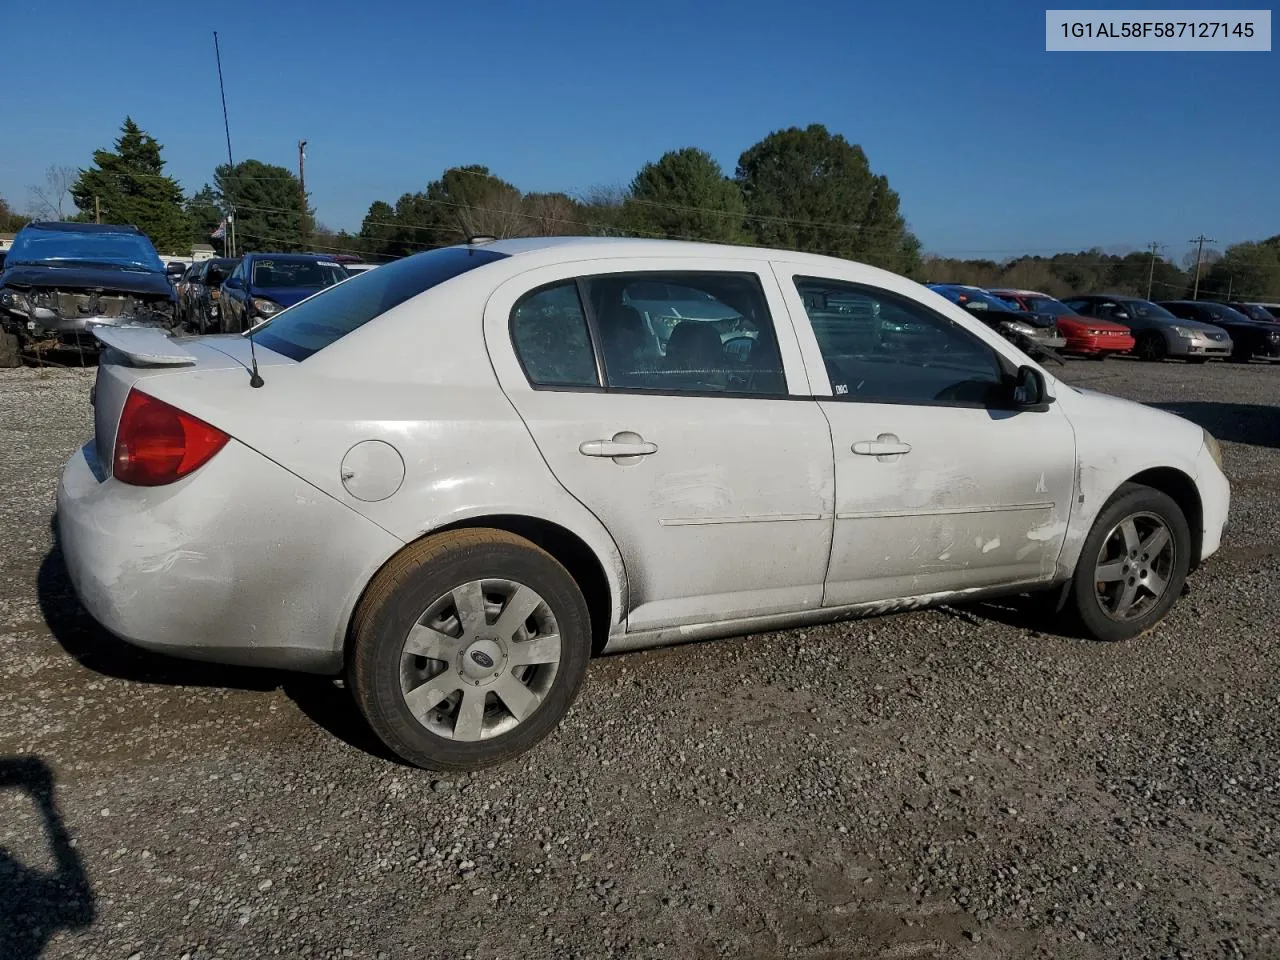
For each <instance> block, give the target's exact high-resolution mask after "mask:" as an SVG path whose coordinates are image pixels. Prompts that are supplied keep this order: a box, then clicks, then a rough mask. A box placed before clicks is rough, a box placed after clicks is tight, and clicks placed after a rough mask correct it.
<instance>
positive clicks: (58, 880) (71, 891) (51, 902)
mask: <svg viewBox="0 0 1280 960" xmlns="http://www.w3.org/2000/svg"><path fill="white" fill-rule="evenodd" d="M0 790H20V791H23V792H25V793H27V794H29V795H30V797H31V799H32V801H33V802H34V803H35V806H36V809H37V810H38V811H39V814H40V824H41V826H42V828H43V833H44V838H45V840H46V842H47V843H48V846H49V852H50V854H51V858H50V859H51V860H52V863H53V869H52V870H41V869H37V868H35V867H31V866H28V865H27V864H26V863H23V862H22V861H21V860H19V859H18V858H17V857H16V856H14V854H13V853H12V852H11V851H9V850H7V849H5V848H4V847H3V846H0V956H2V957H4V958H5V960H38V958H39V957H40V955H41V954H42V953H43V952H44V948H45V946H46V945H47V944H48V942H49V938H50V937H52V936H53V935H54V934H55V933H57V932H58V931H59V930H80V929H83V928H84V927H87V926H89V924H91V923H92V922H93V919H94V917H95V915H96V914H97V909H96V907H95V905H94V896H93V889H92V888H91V887H90V885H89V878H88V876H87V875H86V874H85V871H84V864H83V863H82V862H81V860H80V855H79V854H78V853H76V850H75V848H74V847H73V846H72V845H71V838H70V836H69V835H68V833H67V828H66V826H65V825H64V824H63V822H62V816H61V814H60V813H59V812H58V804H57V801H56V800H55V799H54V795H53V774H52V772H51V771H50V770H49V767H48V765H47V764H46V763H45V762H44V761H43V760H41V759H40V758H39V757H33V756H26V757H0ZM33 839H34V838H33Z"/></svg>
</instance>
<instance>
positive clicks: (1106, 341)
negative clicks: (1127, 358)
mask: <svg viewBox="0 0 1280 960" xmlns="http://www.w3.org/2000/svg"><path fill="white" fill-rule="evenodd" d="M1135 346H1137V341H1136V340H1134V339H1133V337H1132V336H1130V335H1129V334H1124V335H1123V336H1115V337H1112V336H1090V335H1088V334H1085V335H1083V336H1079V337H1068V338H1067V347H1066V350H1067V353H1126V352H1128V351H1130V350H1132V349H1133V348H1134V347H1135Z"/></svg>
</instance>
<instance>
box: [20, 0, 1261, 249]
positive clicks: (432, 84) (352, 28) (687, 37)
mask: <svg viewBox="0 0 1280 960" xmlns="http://www.w3.org/2000/svg"><path fill="white" fill-rule="evenodd" d="M125 9H126V6H125V5H124V4H123V3H115V2H111V3H103V2H101V0H62V2H59V3H57V4H53V3H47V2H32V0H8V2H7V3H6V4H5V16H4V22H3V33H4V37H5V58H4V59H5V68H4V72H5V75H6V82H5V88H4V94H3V98H0V121H3V122H2V123H0V131H2V132H0V143H3V148H2V149H0V196H4V197H5V198H6V199H8V200H9V201H10V203H11V204H13V205H14V206H15V207H17V208H19V209H21V208H23V207H25V205H26V201H27V187H28V185H29V184H32V183H36V182H39V181H40V179H41V178H42V173H43V170H44V168H45V167H46V166H47V165H48V164H50V163H58V164H67V165H73V166H87V165H88V164H89V162H90V160H91V153H92V151H93V150H94V149H95V148H96V147H99V146H105V145H109V144H110V142H111V141H112V140H113V139H114V137H115V136H116V134H117V132H118V129H119V126H120V123H121V121H122V119H123V118H124V116H125V114H131V115H132V116H133V118H134V119H135V120H136V121H137V122H138V123H139V124H140V125H141V126H142V127H143V128H144V129H145V130H147V131H148V132H149V133H151V134H152V135H153V136H155V137H156V138H157V139H158V140H159V141H160V142H161V143H162V144H164V147H165V157H166V159H167V160H168V164H169V166H168V170H169V172H170V173H171V174H173V175H174V176H176V177H177V178H178V179H179V180H180V181H181V183H182V184H183V186H184V188H186V189H187V190H188V192H191V191H193V190H195V189H198V188H199V187H200V185H201V184H202V183H203V182H205V181H206V180H209V179H211V174H212V170H213V167H214V165H215V164H217V163H219V162H222V161H224V160H225V156H226V147H225V144H224V141H223V134H222V114H221V107H220V104H219V101H218V88H217V74H216V68H215V63H214V55H213V41H212V31H213V30H214V29H217V30H218V32H219V39H220V42H221V45H222V57H223V69H224V73H225V76H226V86H227V105H228V109H229V111H230V116H231V136H232V147H233V150H234V154H235V157H236V159H237V160H240V159H244V158H247V157H256V158H257V159H260V160H263V161H265V162H269V163H280V164H283V165H287V166H291V167H292V166H293V165H294V164H295V163H296V146H295V145H296V142H297V140H298V139H299V138H305V139H307V140H308V141H309V144H310V145H309V147H308V149H307V186H308V188H309V190H310V192H311V195H312V202H313V203H314V204H315V206H316V208H317V216H318V218H319V220H320V222H322V223H324V224H326V225H328V226H331V227H334V228H339V227H346V228H349V229H355V228H358V226H359V224H360V220H361V218H362V217H363V215H364V212H365V211H366V210H367V209H368V205H369V203H370V202H372V201H373V200H375V199H385V200H387V201H389V202H392V203H394V202H395V200H396V198H397V197H398V196H399V195H400V194H401V193H404V192H406V191H412V190H418V189H422V188H423V187H424V186H425V185H426V183H427V182H428V181H429V180H431V179H433V178H435V177H437V176H438V175H439V174H440V172H441V171H442V170H443V169H444V168H445V167H447V166H452V165H456V164H465V163H482V164H485V165H487V166H489V167H490V168H491V169H492V170H493V171H494V172H495V173H497V174H499V175H500V176H502V177H504V178H505V179H507V180H510V181H512V182H513V183H515V184H516V185H517V186H519V187H521V188H522V189H525V190H563V191H566V192H569V193H577V192H580V191H583V190H585V189H587V188H590V187H592V186H597V185H610V184H624V183H626V182H627V181H629V180H630V178H631V177H632V176H633V175H634V174H635V172H636V170H637V169H639V167H640V166H641V165H642V164H644V163H645V162H646V161H649V160H653V159H656V158H657V157H659V156H660V155H661V154H662V153H663V152H664V151H666V150H669V149H674V148H679V147H683V146H689V145H693V146H699V147H702V148H704V149H706V150H708V151H709V152H710V153H711V154H712V155H713V156H714V157H715V158H716V159H717V160H719V161H720V163H721V164H722V165H723V166H724V168H725V170H726V172H728V173H732V172H733V168H734V166H735V165H736V162H737V158H738V155H739V154H740V153H741V152H742V151H743V150H744V149H745V148H747V147H748V146H750V145H751V144H752V143H754V142H755V141H757V140H758V139H760V138H761V137H762V136H764V135H765V134H767V133H769V132H770V131H772V130H775V129H778V128H781V127H786V126H793V125H799V126H803V125H806V124H808V123H813V122H819V123H823V124H826V125H827V127H828V128H830V129H831V130H833V131H837V132H840V133H843V134H844V135H845V136H846V137H848V138H849V139H850V140H851V141H853V142H855V143H859V144H861V145H862V146H863V148H864V149H865V150H866V152H867V155H868V157H869V158H870V161H871V164H872V167H873V168H874V169H875V170H876V171H877V172H879V173H883V174H885V175H887V176H888V178H889V182H890V184H891V185H892V186H893V187H894V188H895V189H896V190H897V191H898V193H899V194H900V195H901V197H902V206H903V211H904V213H905V214H906V216H907V218H908V220H909V221H910V223H911V226H912V228H913V229H914V230H915V231H916V233H917V235H918V236H919V237H920V238H921V240H922V242H923V244H924V247H925V249H926V250H928V251H931V252H937V253H942V254H947V255H960V256H990V257H992V258H996V259H999V258H1001V257H1006V256H1013V255H1017V254H1019V253H1023V252H1043V253H1051V252H1053V251H1056V250H1063V249H1080V248H1083V247H1088V246H1093V245H1098V246H1102V247H1104V248H1107V249H1114V250H1116V251H1117V252H1119V251H1123V250H1125V249H1129V248H1136V247H1140V246H1142V245H1144V244H1146V243H1149V242H1150V241H1151V240H1159V241H1161V242H1163V243H1165V244H1167V245H1168V247H1167V250H1166V252H1167V253H1168V254H1169V255H1170V256H1172V257H1174V258H1179V257H1181V256H1182V254H1183V253H1184V252H1185V251H1186V250H1187V249H1188V248H1189V244H1188V243H1187V242H1186V241H1187V240H1188V238H1190V237H1192V236H1195V235H1196V234H1198V233H1200V232H1201V231H1203V232H1205V233H1206V234H1208V235H1209V236H1211V237H1214V238H1216V239H1217V240H1218V241H1220V242H1219V244H1218V245H1219V246H1223V245H1225V244H1227V243H1232V242H1236V241H1240V240H1247V239H1261V238H1263V237H1267V236H1271V235H1273V234H1276V233H1280V177H1277V175H1276V171H1277V170H1280V126H1277V124H1276V122H1275V104H1276V101H1277V94H1280V54H1277V53H1275V52H1272V53H1247V54H1246V53H1184V54H1152V53H1082V54H1067V53H1046V52H1045V51H1044V6H1043V5H1034V4H1029V3H1025V2H1023V3H1008V2H994V3H989V4H984V5H979V4H977V3H970V4H965V3H949V2H941V0H929V2H923V3H917V4H911V3H899V4H854V3H848V2H839V3H836V2H828V3H816V2H807V0H791V2H788V3H785V4H777V3H762V2H759V0H740V2H735V3H722V2H720V0H698V2H696V3H694V2H689V0H686V2H682V3H677V2H668V0H648V2H645V3H643V4H638V3H637V4H621V3H619V4H610V3H607V2H600V0H596V2H591V3H588V2H583V0H564V2H557V0H547V2H544V3H532V2H524V3H509V2H506V0H489V2H481V3H468V4H462V3H439V2H431V0H422V2H413V3H410V2H402V3H394V2H380V0H362V2H358V3H357V2H351V0H348V2H343V3H334V2H331V0H310V2H271V0H261V2H259V3H257V4H254V5H252V6H250V5H231V6H226V5H202V4H191V5H188V4H173V3H171V2H170V3H143V2H134V3H131V4H129V5H128V10H129V12H128V13H127V14H126V13H124V12H123V11H124V10H125ZM73 38H79V39H73ZM51 45H52V46H51ZM76 46H84V47H85V48H86V49H89V50H92V51H95V52H96V53H95V54H93V55H91V56H89V57H86V58H85V59H84V61H83V66H77V61H76V60H75V58H74V56H73V55H72V53H71V52H70V51H71V48H73V47H76ZM63 48H66V49H67V50H68V53H67V55H66V56H61V55H59V56H57V57H55V60H54V61H51V60H50V55H51V50H58V49H63ZM33 78H38V80H35V79H33Z"/></svg>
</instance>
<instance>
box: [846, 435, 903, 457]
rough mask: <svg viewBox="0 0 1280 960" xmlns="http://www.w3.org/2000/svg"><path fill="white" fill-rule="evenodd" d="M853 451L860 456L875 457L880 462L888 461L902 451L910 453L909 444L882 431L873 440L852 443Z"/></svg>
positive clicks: (898, 455)
mask: <svg viewBox="0 0 1280 960" xmlns="http://www.w3.org/2000/svg"><path fill="white" fill-rule="evenodd" d="M853 452H854V453H856V454H858V456H861V457H875V458H876V459H877V460H879V461H880V462H881V463H889V462H892V461H894V460H897V459H898V457H900V456H902V454H904V453H910V452H911V444H909V443H903V442H902V441H901V440H899V439H898V438H897V437H896V436H894V435H893V434H892V433H882V434H880V436H878V437H876V438H875V439H874V440H859V441H858V442H857V443H855V444H854V445H853Z"/></svg>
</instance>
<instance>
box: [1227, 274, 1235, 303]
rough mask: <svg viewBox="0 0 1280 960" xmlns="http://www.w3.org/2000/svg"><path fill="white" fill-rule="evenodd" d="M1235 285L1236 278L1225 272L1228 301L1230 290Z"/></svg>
mask: <svg viewBox="0 0 1280 960" xmlns="http://www.w3.org/2000/svg"><path fill="white" fill-rule="evenodd" d="M1235 285H1236V278H1235V277H1233V276H1232V275H1231V274H1229V273H1228V274H1227V300H1228V302H1229V301H1230V300H1231V291H1232V289H1234V287H1235Z"/></svg>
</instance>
